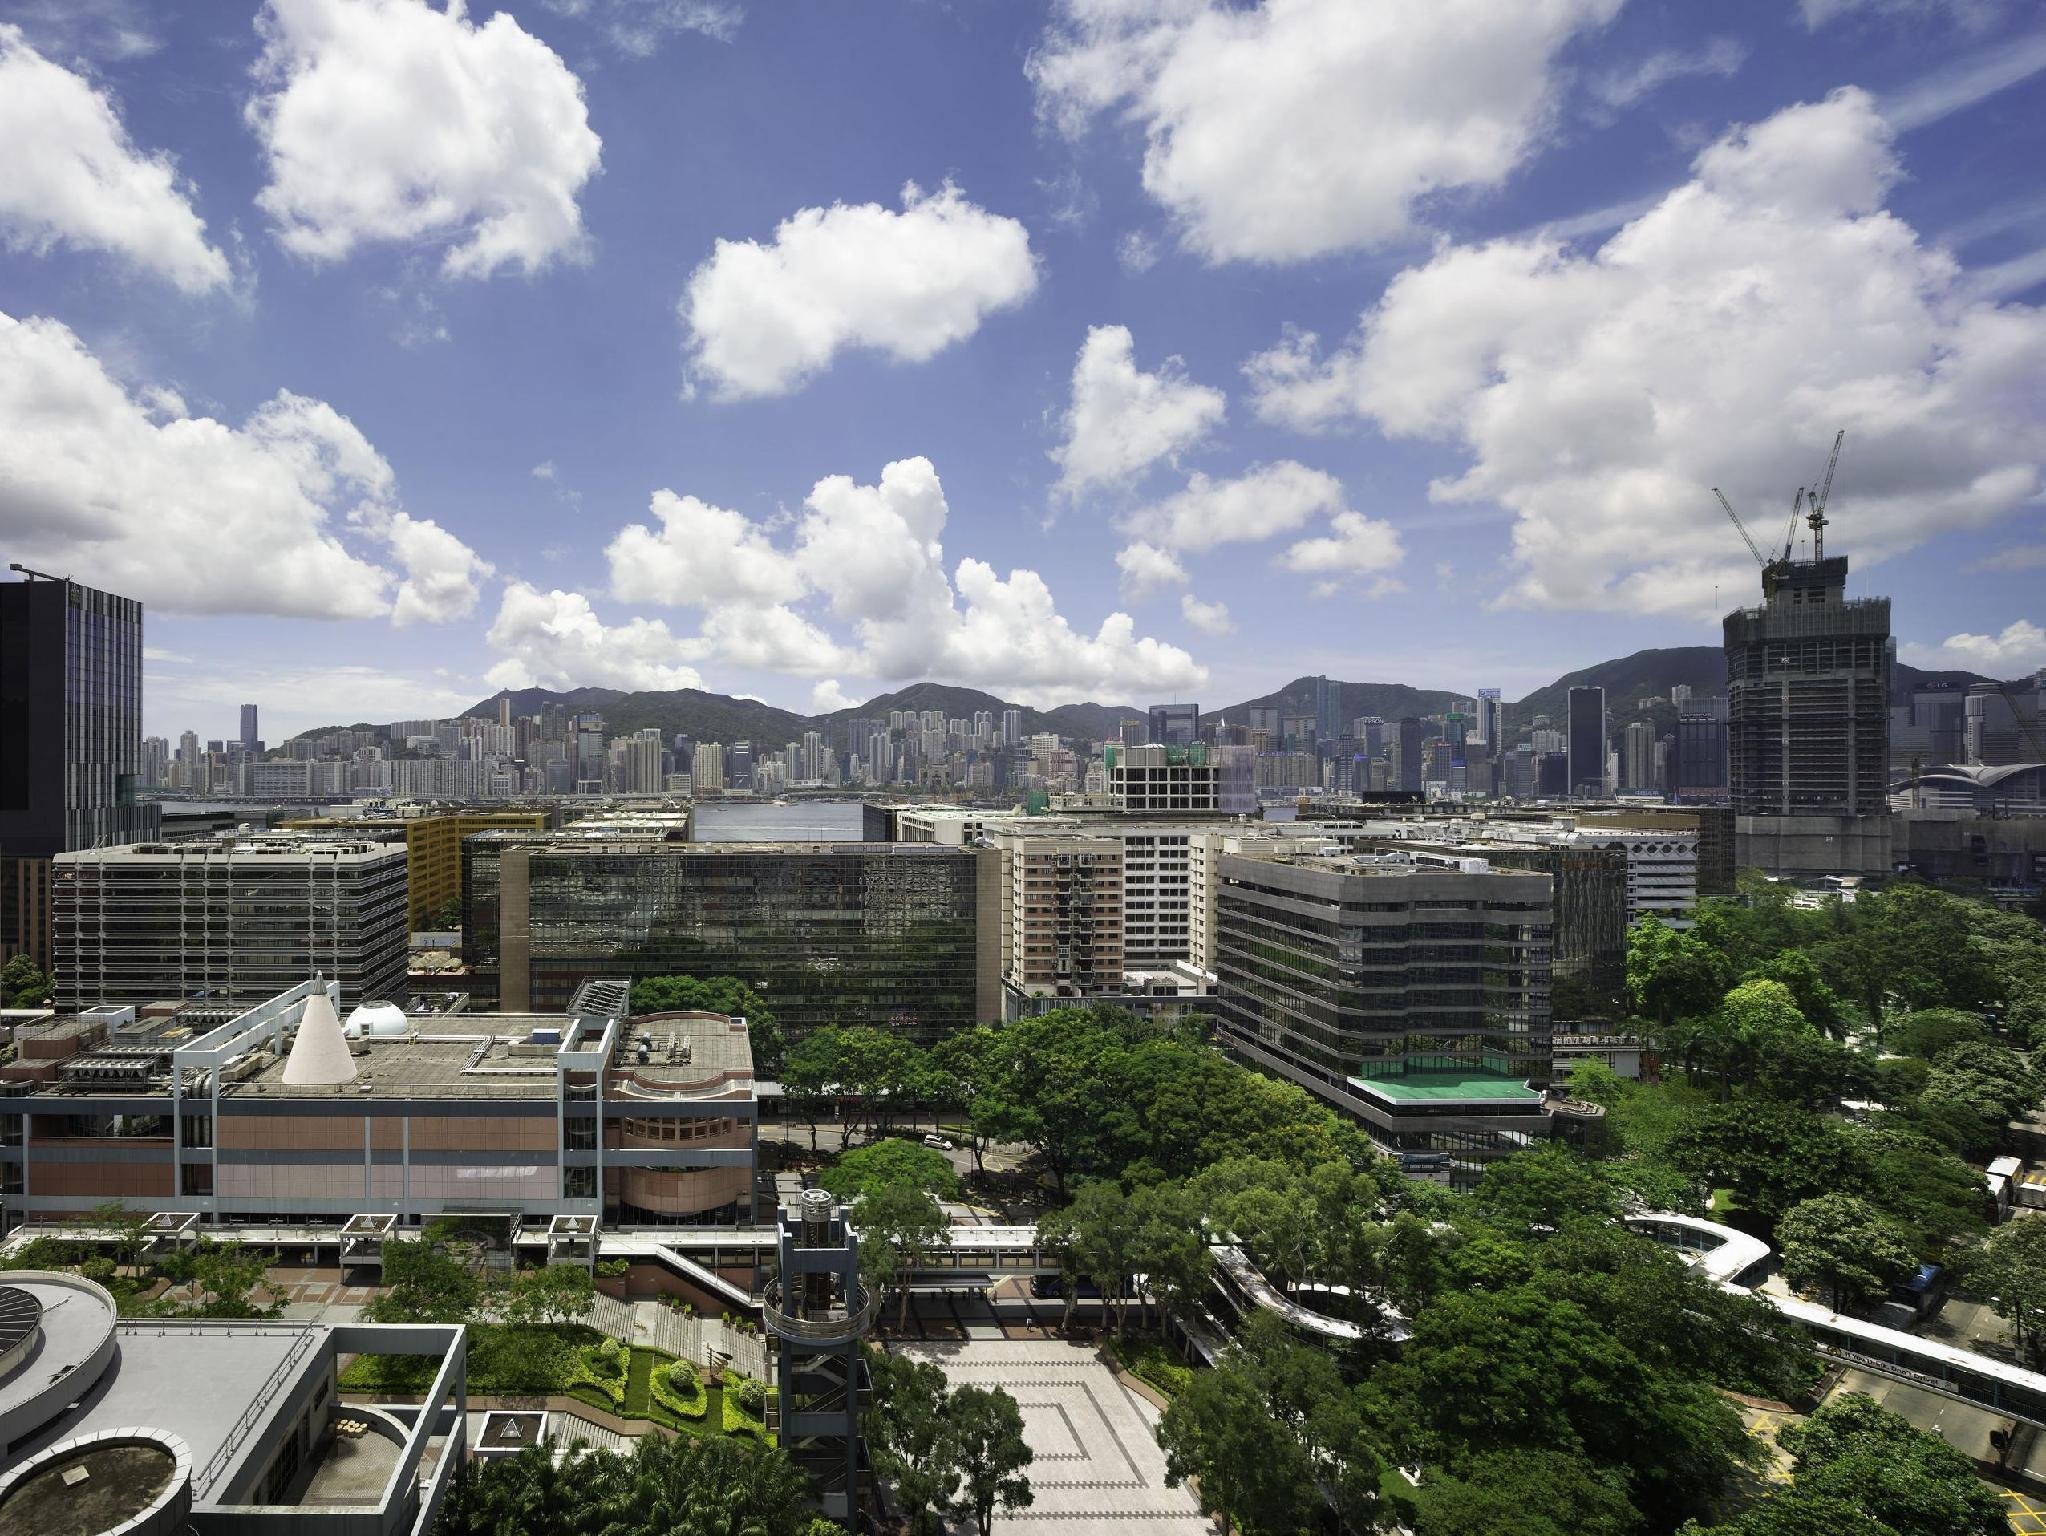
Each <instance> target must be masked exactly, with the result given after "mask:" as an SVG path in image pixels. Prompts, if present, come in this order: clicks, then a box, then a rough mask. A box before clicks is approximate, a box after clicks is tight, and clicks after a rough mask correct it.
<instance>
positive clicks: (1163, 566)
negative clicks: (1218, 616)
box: [1115, 539, 1187, 598]
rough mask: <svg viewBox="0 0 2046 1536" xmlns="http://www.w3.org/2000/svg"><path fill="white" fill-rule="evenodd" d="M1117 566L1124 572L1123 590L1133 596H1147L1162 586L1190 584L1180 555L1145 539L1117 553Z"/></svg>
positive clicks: (1128, 545) (1125, 546)
mask: <svg viewBox="0 0 2046 1536" xmlns="http://www.w3.org/2000/svg"><path fill="white" fill-rule="evenodd" d="M1115 568H1116V569H1117V570H1118V571H1120V572H1122V589H1123V591H1124V592H1125V593H1127V594H1128V595H1129V596H1130V597H1131V598H1140V597H1145V596H1148V595H1149V594H1150V593H1152V592H1155V591H1157V590H1158V588H1160V587H1183V586H1185V585H1186V583H1187V574H1186V567H1185V566H1183V565H1181V564H1180V563H1179V557H1178V556H1177V555H1175V554H1173V553H1172V551H1171V550H1169V549H1160V548H1159V547H1158V546H1157V545H1155V544H1146V543H1145V542H1144V541H1143V540H1142V539H1139V540H1137V541H1136V542H1135V543H1133V544H1125V545H1124V546H1123V547H1122V548H1121V549H1119V550H1117V551H1116V552H1115Z"/></svg>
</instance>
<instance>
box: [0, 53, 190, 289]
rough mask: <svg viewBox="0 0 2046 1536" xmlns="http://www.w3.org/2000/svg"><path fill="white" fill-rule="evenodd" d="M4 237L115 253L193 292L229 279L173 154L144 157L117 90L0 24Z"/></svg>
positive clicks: (35, 245) (29, 246)
mask: <svg viewBox="0 0 2046 1536" xmlns="http://www.w3.org/2000/svg"><path fill="white" fill-rule="evenodd" d="M0 144H4V145H6V146H7V147H6V150H5V152H4V153H0V240H4V241H5V243H6V244H7V245H8V246H10V247H12V248H13V249H16V250H31V251H43V250H47V249H48V248H49V247H51V246H53V245H58V244H63V245H69V246H74V247H77V248H80V249H85V250H99V251H110V252H112V253H113V254H115V255H117V256H119V257H121V258H122V259H123V260H125V261H128V262H131V263H132V264H134V265H135V266H137V267H140V268H142V269H143V270H144V271H146V272H150V273H152V274H154V275H155V276H157V277H161V278H163V279H165V280H167V281H169V282H171V283H174V284H176V285H177V286H178V287H179V288H181V289H183V290H184V291H185V292H187V293H203V292H206V291H207V290H209V289H213V288H220V287H224V286H226V284H227V282H228V276H229V274H228V266H227V258H226V257H225V256H223V255H221V253H220V252H219V251H218V250H216V249H215V248H214V247H213V246H211V245H209V244H208V243H207V241H206V224H205V221H204V220H202V219H201V218H200V217H199V216H198V214H196V213H194V212H193V211H192V204H191V202H190V200H189V198H188V196H187V192H186V189H185V188H184V187H183V186H181V185H180V184H179V181H178V175H177V168H176V167H175V166H174V165H173V164H172V162H171V159H170V156H168V155H165V154H156V155H147V154H144V153H143V152H142V151H141V150H140V149H138V148H137V147H136V146H135V144H134V143H133V141H132V140H130V139H129V137H128V131H127V129H126V128H124V127H122V125H121V119H120V116H119V114H118V113H117V112H116V111H115V110H114V102H113V99H112V97H111V96H109V95H107V94H106V93H104V92H101V91H96V90H94V89H93V88H92V86H91V85H90V84H88V83H87V82H86V81H85V80H84V79H82V78H80V77H79V76H77V75H74V74H73V73H71V71H70V70H68V69H65V68H63V67H62V66H60V65H57V64H53V63H51V62H50V60H48V59H46V58H44V57H43V56H42V55H41V54H39V53H37V52H36V51H35V50H34V49H33V48H31V47H30V46H29V45H28V42H27V40H26V39H25V38H24V37H23V35H22V31H21V28H19V27H15V26H8V25H5V24H0Z"/></svg>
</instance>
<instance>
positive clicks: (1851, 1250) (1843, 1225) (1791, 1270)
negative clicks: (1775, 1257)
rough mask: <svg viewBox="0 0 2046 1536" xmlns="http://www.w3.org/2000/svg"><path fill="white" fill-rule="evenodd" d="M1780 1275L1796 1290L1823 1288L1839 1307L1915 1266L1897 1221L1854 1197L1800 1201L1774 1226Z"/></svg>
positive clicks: (1880, 1288) (1878, 1291) (1865, 1297)
mask: <svg viewBox="0 0 2046 1536" xmlns="http://www.w3.org/2000/svg"><path fill="white" fill-rule="evenodd" d="M1776 1240H1777V1242H1778V1243H1779V1244H1781V1246H1782V1249H1783V1273H1784V1277H1785V1278H1786V1279H1788V1280H1789V1281H1790V1283H1791V1284H1792V1285H1795V1286H1798V1287H1799V1288H1801V1289H1803V1288H1809V1287H1813V1286H1823V1287H1825V1289H1826V1292H1827V1294H1828V1295H1829V1296H1830V1297H1831V1298H1832V1303H1833V1310H1834V1311H1836V1312H1840V1311H1844V1310H1846V1308H1847V1307H1848V1306H1849V1305H1858V1304H1860V1303H1862V1302H1866V1301H1868V1300H1869V1299H1870V1298H1872V1297H1874V1296H1877V1295H1880V1294H1881V1293H1882V1292H1883V1291H1885V1290H1887V1289H1888V1288H1889V1286H1890V1284H1891V1282H1892V1281H1895V1280H1900V1279H1902V1278H1903V1277H1904V1276H1905V1275H1907V1274H1909V1273H1910V1272H1911V1271H1912V1270H1913V1269H1914V1268H1916V1267H1917V1262H1918V1261H1917V1257H1916V1256H1915V1255H1914V1254H1913V1253H1912V1251H1911V1245H1910V1244H1909V1243H1908V1242H1907V1241H1906V1240H1905V1236H1904V1233H1903V1232H1902V1231H1901V1230H1900V1229H1899V1227H1898V1225H1897V1223H1896V1222H1895V1221H1894V1220H1892V1219H1891V1218H1890V1217H1888V1216H1886V1215H1884V1214H1883V1213H1882V1212H1881V1211H1879V1210H1877V1209H1876V1208H1875V1207H1874V1206H1873V1205H1870V1204H1869V1203H1868V1202H1867V1201H1866V1200H1862V1199H1859V1198H1857V1197H1856V1196H1854V1195H1841V1194H1832V1195H1819V1196H1816V1197H1815V1198H1813V1199H1810V1200H1804V1201H1800V1202H1799V1203H1798V1204H1797V1205H1794V1206H1792V1207H1791V1208H1790V1210H1789V1211H1788V1212H1787V1213H1785V1215H1784V1217H1783V1220H1782V1221H1781V1222H1779V1223H1778V1224H1777V1228H1776Z"/></svg>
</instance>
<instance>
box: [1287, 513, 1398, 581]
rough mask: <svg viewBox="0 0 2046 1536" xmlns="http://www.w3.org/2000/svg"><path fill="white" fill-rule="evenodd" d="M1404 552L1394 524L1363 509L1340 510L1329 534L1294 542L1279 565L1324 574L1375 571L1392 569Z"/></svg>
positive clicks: (1334, 518) (1294, 569) (1357, 573)
mask: <svg viewBox="0 0 2046 1536" xmlns="http://www.w3.org/2000/svg"><path fill="white" fill-rule="evenodd" d="M1403 554H1404V551H1403V550H1402V549H1401V548H1400V536H1399V530H1398V529H1397V528H1395V527H1393V526H1392V524H1390V523H1382V522H1379V521H1378V520H1376V519H1375V518H1369V517H1366V516H1365V515H1364V514H1363V513H1361V512H1338V513H1337V514H1336V515H1335V516H1334V517H1333V518H1331V519H1330V520H1329V532H1328V533H1327V534H1325V535H1323V536H1322V537H1320V538H1313V539H1302V540H1301V541H1300V542H1299V543H1297V544H1294V545H1292V546H1291V547H1290V548H1288V549H1287V551H1286V552H1285V553H1284V554H1283V555H1281V556H1279V564H1280V565H1281V566H1283V567H1284V568H1285V569H1287V570H1289V571H1300V572H1303V573H1308V574H1313V575H1321V576H1331V575H1359V574H1376V573H1378V572H1382V571H1389V570H1392V569H1393V568H1394V567H1395V566H1397V565H1398V564H1399V563H1400V560H1401V558H1402V557H1403Z"/></svg>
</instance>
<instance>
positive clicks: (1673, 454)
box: [1246, 90, 2046, 616]
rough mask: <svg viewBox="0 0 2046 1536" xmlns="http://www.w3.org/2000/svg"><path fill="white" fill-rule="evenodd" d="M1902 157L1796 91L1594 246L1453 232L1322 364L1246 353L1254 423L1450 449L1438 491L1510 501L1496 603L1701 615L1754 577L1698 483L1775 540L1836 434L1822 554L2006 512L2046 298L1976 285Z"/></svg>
mask: <svg viewBox="0 0 2046 1536" xmlns="http://www.w3.org/2000/svg"><path fill="white" fill-rule="evenodd" d="M1898 174H1899V168H1898V166H1897V163H1896V160H1895V158H1894V156H1893V154H1892V152H1891V148H1890V140H1889V132H1888V130H1887V128H1886V127H1885V125H1884V123H1883V121H1882V119H1881V118H1880V117H1879V116H1878V115H1877V114H1876V112H1875V110H1874V108H1873V105H1872V104H1871V102H1870V100H1869V98H1868V97H1867V96H1866V95H1865V94H1863V93H1862V92H1860V91H1855V90H1846V91H1840V92H1837V93H1835V94H1834V95H1833V96H1831V97H1829V98H1828V99H1827V100H1825V101H1824V102H1820V103H1817V104H1811V105H1802V106H1796V107H1792V108H1789V109H1786V110H1785V111H1783V112H1780V113H1778V114H1777V115H1776V116H1774V117H1772V118H1770V119H1768V120H1767V121H1765V122H1762V123H1760V124H1757V125H1755V126H1754V127H1752V128H1748V129H1745V130H1741V131H1737V132H1734V133H1731V134H1729V135H1728V136H1727V137H1726V138H1724V139H1721V140H1720V141H1719V142H1718V143H1716V144H1714V145H1712V146H1711V147H1709V148H1708V149H1706V150H1705V151H1704V152H1703V153H1702V154H1701V155H1699V157H1698V159H1697V161H1696V164H1695V167H1694V176H1693V179H1692V180H1691V181H1690V182H1688V183H1687V184H1685V185H1684V186H1681V187H1679V188H1677V189H1676V190H1674V191H1672V192H1671V193H1669V194H1668V195H1667V196H1666V197H1664V198H1663V199H1662V200H1661V201H1660V202H1659V203H1657V204H1656V205H1655V207H1653V208H1652V209H1650V210H1649V211H1648V212H1646V213H1644V214H1642V215H1641V216H1640V217H1638V218H1636V219H1634V220H1633V221H1632V222H1630V223H1629V224H1628V225H1627V226H1626V227H1625V228H1624V229H1622V230H1621V231H1620V232H1619V233H1618V234H1617V235H1615V236H1614V237H1613V238H1612V239H1611V240H1610V241H1608V242H1607V243H1606V245H1605V246H1604V247H1602V248H1601V249H1600V250H1598V251H1597V252H1596V253H1594V254H1592V255H1590V256H1587V257H1579V256H1575V255H1572V254H1571V253H1570V252H1569V251H1568V250H1567V249H1565V248H1564V247H1563V246H1561V245H1560V244H1559V243H1557V242H1555V241H1553V240H1547V239H1540V238H1535V239H1508V240H1500V241H1495V242H1492V243H1490V244H1487V245H1482V246H1445V247H1443V248H1441V249H1439V250H1438V251H1437V252H1436V253H1435V255H1434V256H1433V257H1432V259H1431V260H1429V261H1428V262H1427V263H1426V264H1425V265H1423V266H1420V267H1415V268H1410V269H1409V270H1407V271H1405V272H1403V273H1401V274H1400V275H1399V276H1398V277H1396V278H1395V279H1394V280H1393V281H1392V283H1391V284H1390V285H1388V287H1387V289H1386V291H1385V294H1384V296H1383V297H1382V298H1381V299H1380V301H1379V303H1378V304H1377V306H1376V307H1375V308H1374V309H1373V310H1371V311H1370V312H1369V313H1368V314H1366V316H1365V317H1364V322H1363V325H1362V327H1361V328H1360V330H1359V332H1358V335H1357V337H1356V338H1355V339H1354V340H1353V341H1352V342H1351V343H1350V344H1349V345H1347V346H1345V347H1343V348H1341V349H1339V350H1337V351H1336V352H1335V353H1333V354H1332V355H1330V356H1328V357H1327V358H1325V359H1323V358H1320V357H1318V355H1317V352H1316V348H1315V346H1314V342H1313V338H1312V337H1308V336H1301V335H1295V336H1290V337H1288V338H1286V339H1284V340H1282V341H1281V343H1280V345H1279V346H1278V347H1276V348H1274V349H1273V350H1272V351H1271V352H1268V353H1266V354H1264V355H1263V356H1261V357H1258V358H1254V359H1252V360H1251V362H1250V364H1249V365H1247V370H1246V371H1247V372H1248V373H1249V375H1250V377H1251V379H1252V381H1253V385H1254V388H1255V392H1256V397H1257V409H1258V413H1259V414H1260V415H1261V416H1263V417H1265V418H1266V419H1267V420H1271V421H1276V422H1282V423H1285V424H1288V425H1291V426H1294V427H1296V428H1300V429H1303V430H1312V429H1315V428H1320V427H1326V426H1331V425H1337V424H1340V423H1343V422H1346V421H1356V420H1360V419H1361V420H1365V421H1369V422H1372V423H1374V424H1375V425H1376V426H1377V427H1378V428H1379V430H1381V431H1383V432H1385V433H1387V434H1388V435H1390V436H1394V437H1419V438H1436V439H1448V440H1451V441H1454V442H1456V443H1458V444H1460V445H1461V446H1462V448H1463V449H1464V450H1465V452H1466V453H1467V454H1468V455H1469V464H1468V467H1467V469H1466V470H1465V471H1464V473H1462V474H1461V475H1457V476H1454V477H1451V478H1444V479H1442V480H1438V481H1437V482H1435V484H1434V485H1433V486H1431V488H1430V494H1431V496H1432V497H1433V498H1434V499H1435V500H1436V501H1438V502H1477V503H1486V502H1491V503H1496V504H1498V505H1500V506H1502V507H1505V508H1506V509H1508V510H1509V511H1511V512H1512V513H1513V514H1514V515H1515V518H1516V523H1515V528H1514V535H1513V561H1514V564H1515V565H1516V566H1517V568H1518V574H1517V578H1516V579H1515V580H1514V582H1513V584H1512V587H1511V589H1510V591H1509V593H1508V594H1507V596H1508V599H1509V600H1511V601H1516V602H1520V603H1525V604H1531V605H1537V606H1548V607H1558V608H1613V609H1622V610H1629V611H1633V612H1644V613H1654V612H1668V611H1681V612H1687V613H1692V614H1697V615H1699V616H1705V615H1708V614H1710V613H1712V612H1713V611H1714V608H1715V602H1714V597H1713V593H1714V588H1715V586H1717V587H1719V588H1720V589H1721V590H1722V593H1723V594H1739V593H1743V592H1746V591H1748V590H1749V589H1750V588H1751V587H1752V586H1753V585H1754V582H1755V571H1754V568H1753V566H1752V564H1750V563H1748V561H1747V558H1746V556H1745V554H1744V552H1742V551H1741V549H1740V547H1739V544H1738V542H1737V541H1736V540H1735V537H1734V534H1733V531H1732V530H1731V529H1729V528H1728V527H1727V526H1726V523H1725V519H1724V517H1723V516H1722V515H1721V514H1720V512H1719V510H1718V508H1717V506H1716V505H1715V504H1714V503H1713V501H1712V494H1711V489H1710V488H1711V487H1712V486H1714V485H1719V486H1723V487H1725V489H1726V490H1727V492H1728V493H1729V495H1730V496H1731V497H1732V499H1733V501H1734V503H1735V505H1736V506H1737V507H1739V508H1740V509H1741V510H1742V512H1743V514H1744V515H1745V516H1746V517H1747V518H1748V519H1749V520H1750V522H1751V524H1752V525H1753V531H1754V533H1755V536H1756V539H1757V541H1758V542H1760V541H1764V540H1769V541H1773V540H1775V539H1778V538H1780V537H1781V531H1780V530H1781V529H1782V528H1783V525H1784V521H1785V520H1786V517H1787V513H1788V510H1789V504H1790V501H1791V495H1792V491H1793V489H1794V487H1795V486H1797V485H1798V484H1800V483H1805V484H1809V483H1811V482H1812V481H1813V480H1814V479H1815V478H1816V475H1817V473H1818V472H1819V471H1820V470H1821V469H1822V468H1823V464H1824V454H1825V451H1826V449H1827V447H1828V446H1829V445H1830V443H1831V442H1832V437H1833V432H1834V430H1835V429H1836V428H1839V427H1845V428H1847V431H1848V438H1847V448H1846V456H1845V458H1844V459H1843V461H1842V465H1841V470H1840V479H1839V481H1838V483H1837V486H1836V489H1835V493H1834V508H1833V511H1834V533H1833V540H1834V542H1833V543H1832V545H1831V546H1830V547H1831V548H1832V549H1834V550H1837V551H1840V552H1842V553H1851V554H1852V555H1853V557H1854V558H1855V559H1856V560H1857V561H1858V562H1859V563H1860V564H1862V565H1866V564H1867V563H1868V562H1870V561H1871V560H1874V559H1878V558H1881V557H1882V556H1885V555H1889V554H1894V553H1896V552H1897V551H1899V550H1902V549H1906V548H1909V547H1911V546H1913V545H1915V544H1919V543H1922V542H1923V541H1924V540H1926V539H1927V538H1929V537H1931V536H1932V535H1934V534H1936V533H1938V532H1940V531H1941V530H1943V529H1947V528H1955V527H1964V526H1973V525H1978V524H1982V523H1987V522H1990V521H1992V520H1993V519H1995V518H1997V517H2000V516H2002V515H2004V514H2005V513H2008V512H2009V511H2011V510H2012V509H2014V508H2016V507H2018V506H2020V505H2023V504H2024V503H2026V502H2027V501H2028V500H2030V499H2032V498H2033V497H2035V496H2036V495H2037V494H2038V491H2039V487H2040V484H2041V473H2040V463H2041V460H2042V459H2046V422H2042V420H2041V418H2040V416H2039V413H2038V410H2037V398H2038V394H2037V385H2038V380H2039V378H2040V376H2041V371H2042V368H2046V315H2042V313H2041V312H2040V311H2039V310H2037V309H2034V308H2029V307H2025V306H2021V305H1996V304H1993V303H1989V302H1986V301H1984V300H1982V299H1980V298H1978V297H1975V296H1974V295H1973V294H1972V293H1971V291H1970V290H1969V287H1968V284H1967V282H1966V279H1965V278H1964V276H1963V275H1962V273H1961V272H1960V270H1959V268H1958V267H1957V266H1956V264H1955V263H1954V261H1953V259H1952V258H1951V257H1950V256H1949V255H1947V254H1946V253H1945V252H1942V251H1939V250H1936V249H1927V248H1925V247H1924V246H1922V245H1921V244H1920V243H1919V242H1918V239H1917V237H1916V235H1915V234H1914V232H1913V231H1912V230H1911V228H1910V227H1909V226H1908V225H1906V224H1905V223H1904V222H1903V221H1902V220H1900V219H1898V218H1897V217H1895V216H1894V215H1893V214H1890V213H1888V212H1886V211H1885V210H1884V208H1883V206H1882V204H1883V200H1884V197H1885V194H1886V192H1887V189H1888V187H1889V185H1890V183H1891V182H1892V181H1893V180H1894V178H1895V177H1896V176H1897V175H1898Z"/></svg>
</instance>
